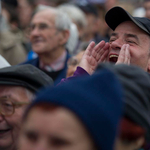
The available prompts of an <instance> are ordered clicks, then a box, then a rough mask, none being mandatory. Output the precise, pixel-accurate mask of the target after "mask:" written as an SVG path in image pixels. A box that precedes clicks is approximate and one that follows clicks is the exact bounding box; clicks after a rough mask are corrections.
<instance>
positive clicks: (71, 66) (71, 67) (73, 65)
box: [66, 42, 89, 78]
mask: <svg viewBox="0 0 150 150" xmlns="http://www.w3.org/2000/svg"><path fill="white" fill-rule="evenodd" d="M88 44H89V43H88V42H84V43H82V44H81V45H80V48H79V49H78V52H77V54H76V55H74V56H72V57H71V58H69V60H68V63H67V65H68V69H67V75H66V77H67V78H68V77H71V76H73V74H74V72H75V71H76V69H77V66H78V65H79V63H80V61H81V59H82V56H83V54H84V52H85V50H86V48H87V46H88Z"/></svg>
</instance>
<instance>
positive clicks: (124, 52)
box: [116, 44, 131, 65]
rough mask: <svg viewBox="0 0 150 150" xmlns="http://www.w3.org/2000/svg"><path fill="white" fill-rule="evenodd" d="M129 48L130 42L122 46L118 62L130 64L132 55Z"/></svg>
mask: <svg viewBox="0 0 150 150" xmlns="http://www.w3.org/2000/svg"><path fill="white" fill-rule="evenodd" d="M129 48H130V45H129V44H124V45H123V46H122V47H121V50H120V53H119V57H118V60H117V62H116V64H127V65H130V59H131V56H130V52H129Z"/></svg>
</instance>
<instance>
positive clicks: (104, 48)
mask: <svg viewBox="0 0 150 150" xmlns="http://www.w3.org/2000/svg"><path fill="white" fill-rule="evenodd" d="M109 47H110V45H109V43H106V44H105V46H104V47H103V48H102V49H101V51H99V53H97V55H96V58H95V59H96V60H97V61H99V59H100V58H101V57H102V56H103V54H104V53H105V51H108V50H109ZM104 56H105V55H104ZM106 57H107V56H106Z"/></svg>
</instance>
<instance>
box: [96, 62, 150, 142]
mask: <svg viewBox="0 0 150 150" xmlns="http://www.w3.org/2000/svg"><path fill="white" fill-rule="evenodd" d="M104 68H105V69H106V68H107V69H108V70H110V71H112V72H114V73H115V74H116V75H117V77H118V79H119V80H120V82H121V84H122V85H123V89H124V90H123V91H124V104H125V109H124V116H126V117H127V118H129V119H130V120H132V121H133V122H134V123H136V124H137V125H140V126H141V127H143V128H144V129H145V130H146V140H147V143H150V75H149V73H147V72H145V71H144V70H142V69H141V68H138V67H136V66H128V65H124V64H120V65H112V64H101V65H100V66H99V67H98V68H97V69H98V70H99V69H100V70H101V69H104Z"/></svg>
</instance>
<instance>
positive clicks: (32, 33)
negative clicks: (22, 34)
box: [30, 27, 40, 37]
mask: <svg viewBox="0 0 150 150" xmlns="http://www.w3.org/2000/svg"><path fill="white" fill-rule="evenodd" d="M39 34H40V30H39V28H37V27H36V28H34V29H32V30H31V31H30V36H31V37H32V36H38V35H39Z"/></svg>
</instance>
